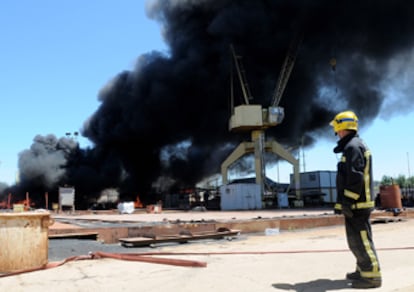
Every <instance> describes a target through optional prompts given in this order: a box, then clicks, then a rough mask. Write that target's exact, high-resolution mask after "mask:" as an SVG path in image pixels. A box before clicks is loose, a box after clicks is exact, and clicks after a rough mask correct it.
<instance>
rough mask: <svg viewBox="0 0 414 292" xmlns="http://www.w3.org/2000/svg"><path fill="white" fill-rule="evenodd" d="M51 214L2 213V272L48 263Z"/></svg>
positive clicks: (0, 269) (0, 266) (0, 258)
mask: <svg viewBox="0 0 414 292" xmlns="http://www.w3.org/2000/svg"><path fill="white" fill-rule="evenodd" d="M50 224H51V220H50V214H49V212H18V213H0V273H8V272H13V271H17V270H22V269H30V268H36V267H41V266H43V265H46V264H47V263H48V249H49V239H48V236H49V225H50Z"/></svg>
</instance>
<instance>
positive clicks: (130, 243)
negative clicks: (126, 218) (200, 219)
mask: <svg viewBox="0 0 414 292" xmlns="http://www.w3.org/2000/svg"><path fill="white" fill-rule="evenodd" d="M238 234H240V230H228V231H218V232H200V234H192V235H187V234H185V235H180V234H178V235H167V236H162V235H161V236H156V237H150V238H149V237H130V238H120V239H119V241H120V242H121V244H122V245H123V246H125V247H137V246H148V245H153V244H157V243H166V242H177V243H185V242H188V241H192V240H202V239H221V238H225V237H234V236H236V235H238Z"/></svg>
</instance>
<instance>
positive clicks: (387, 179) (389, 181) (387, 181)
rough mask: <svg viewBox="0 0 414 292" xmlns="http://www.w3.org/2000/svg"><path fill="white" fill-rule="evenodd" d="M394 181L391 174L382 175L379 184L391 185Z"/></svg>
mask: <svg viewBox="0 0 414 292" xmlns="http://www.w3.org/2000/svg"><path fill="white" fill-rule="evenodd" d="M393 183H394V179H393V178H392V177H391V176H387V175H384V176H383V177H382V179H381V185H386V186H388V185H392V184H393Z"/></svg>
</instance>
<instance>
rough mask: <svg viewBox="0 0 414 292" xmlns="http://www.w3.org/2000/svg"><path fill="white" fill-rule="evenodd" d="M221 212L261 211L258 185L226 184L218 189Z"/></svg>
mask: <svg viewBox="0 0 414 292" xmlns="http://www.w3.org/2000/svg"><path fill="white" fill-rule="evenodd" d="M220 198H221V199H220V205H221V210H256V209H262V195H261V188H260V185H258V184H243V183H242V184H228V185H224V186H221V187H220Z"/></svg>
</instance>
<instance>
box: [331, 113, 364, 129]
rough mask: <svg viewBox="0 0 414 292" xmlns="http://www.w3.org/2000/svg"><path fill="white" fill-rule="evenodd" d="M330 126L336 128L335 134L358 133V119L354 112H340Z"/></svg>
mask: <svg viewBox="0 0 414 292" xmlns="http://www.w3.org/2000/svg"><path fill="white" fill-rule="evenodd" d="M329 125H331V126H332V127H333V128H334V131H335V133H338V131H341V130H354V131H358V117H357V116H356V114H355V113H354V112H352V111H344V112H340V113H339V114H337V115H336V116H335V118H334V119H333V120H332V121H331V122H330V124H329Z"/></svg>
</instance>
